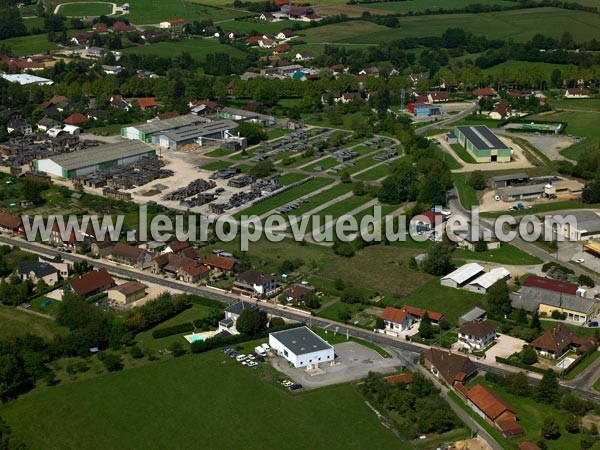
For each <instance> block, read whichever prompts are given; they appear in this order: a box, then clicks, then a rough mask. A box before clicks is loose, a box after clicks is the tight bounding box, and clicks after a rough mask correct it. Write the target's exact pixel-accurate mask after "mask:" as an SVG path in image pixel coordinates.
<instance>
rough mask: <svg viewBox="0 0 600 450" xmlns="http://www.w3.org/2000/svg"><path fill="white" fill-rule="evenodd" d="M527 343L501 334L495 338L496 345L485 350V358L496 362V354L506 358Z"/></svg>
mask: <svg viewBox="0 0 600 450" xmlns="http://www.w3.org/2000/svg"><path fill="white" fill-rule="evenodd" d="M525 344H527V342H525V341H524V340H523V339H517V338H514V337H512V336H507V335H505V334H501V335H500V336H499V337H498V339H497V340H496V345H494V346H493V347H492V348H490V349H489V350H488V351H487V352H485V360H486V361H491V362H494V363H495V362H496V356H500V357H501V358H508V357H509V356H510V355H512V354H513V353H516V352H520V351H521V349H522V348H523V346H524V345H525Z"/></svg>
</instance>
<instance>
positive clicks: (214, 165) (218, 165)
mask: <svg viewBox="0 0 600 450" xmlns="http://www.w3.org/2000/svg"><path fill="white" fill-rule="evenodd" d="M231 166H233V163H232V162H228V161H212V162H209V163H207V164H204V165H203V166H200V168H201V169H204V170H219V169H223V168H225V167H231Z"/></svg>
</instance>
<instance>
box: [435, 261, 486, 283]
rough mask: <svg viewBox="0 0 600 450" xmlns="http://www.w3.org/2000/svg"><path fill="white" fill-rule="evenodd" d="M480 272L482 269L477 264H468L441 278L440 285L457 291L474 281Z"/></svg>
mask: <svg viewBox="0 0 600 450" xmlns="http://www.w3.org/2000/svg"><path fill="white" fill-rule="evenodd" d="M482 272H483V267H481V266H480V265H479V264H477V263H468V264H465V265H464V266H461V267H459V268H458V269H456V270H455V271H454V272H450V273H449V274H448V275H446V276H445V277H443V278H442V281H441V283H442V286H447V287H453V288H455V289H458V288H461V287H463V286H465V285H466V284H467V283H468V282H469V281H472V280H474V279H475V277H477V276H479V275H480V274H481V273H482Z"/></svg>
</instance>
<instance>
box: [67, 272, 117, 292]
mask: <svg viewBox="0 0 600 450" xmlns="http://www.w3.org/2000/svg"><path fill="white" fill-rule="evenodd" d="M68 286H69V287H70V288H71V289H72V290H73V292H75V293H76V294H77V295H80V296H82V297H84V298H85V297H89V296H91V295H94V294H98V293H100V292H104V291H106V290H107V289H110V288H111V287H113V286H115V280H113V277H111V276H110V274H109V273H108V271H107V270H106V269H104V268H103V269H100V270H92V271H91V272H89V273H86V274H85V275H82V276H81V277H80V278H76V279H74V280H71V281H69V284H68Z"/></svg>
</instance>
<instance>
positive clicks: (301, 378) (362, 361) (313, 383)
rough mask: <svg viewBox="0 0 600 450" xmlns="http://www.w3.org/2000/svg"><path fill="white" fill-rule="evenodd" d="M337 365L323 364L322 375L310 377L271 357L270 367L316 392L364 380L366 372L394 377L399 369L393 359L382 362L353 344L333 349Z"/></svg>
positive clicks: (375, 355)
mask: <svg viewBox="0 0 600 450" xmlns="http://www.w3.org/2000/svg"><path fill="white" fill-rule="evenodd" d="M333 347H334V349H335V354H336V359H335V361H336V365H334V366H330V365H328V364H324V363H322V364H321V365H320V366H319V368H320V369H321V370H322V371H323V372H324V373H319V374H318V375H311V374H309V373H307V372H306V371H305V370H304V369H303V368H298V369H296V368H294V367H290V365H289V364H288V362H287V361H286V360H285V359H283V358H280V357H272V358H271V363H272V364H273V367H275V368H276V369H277V370H279V371H281V372H283V373H285V374H286V375H287V376H288V377H290V378H291V379H292V380H294V381H295V382H296V383H300V384H301V385H302V386H304V387H306V388H317V387H322V386H329V385H331V384H338V383H346V382H349V381H354V380H358V379H361V378H364V377H366V376H367V374H368V373H369V372H381V373H385V374H387V373H393V372H395V371H396V367H397V366H400V365H401V362H400V360H398V359H396V358H395V357H391V358H383V357H382V356H381V355H379V353H377V352H376V351H374V350H371V349H370V348H367V347H364V346H362V345H360V344H357V343H356V342H344V343H342V344H336V345H334V346H333Z"/></svg>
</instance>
